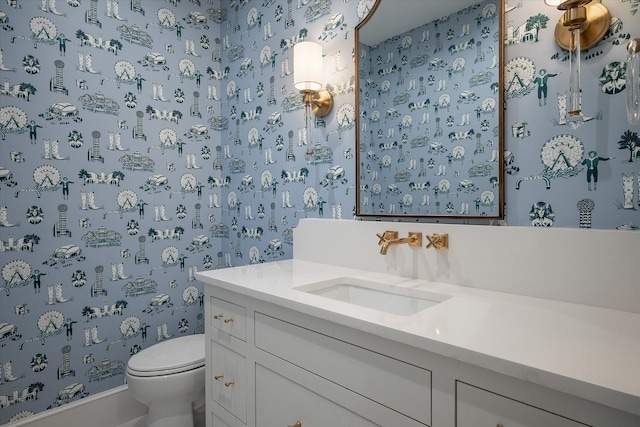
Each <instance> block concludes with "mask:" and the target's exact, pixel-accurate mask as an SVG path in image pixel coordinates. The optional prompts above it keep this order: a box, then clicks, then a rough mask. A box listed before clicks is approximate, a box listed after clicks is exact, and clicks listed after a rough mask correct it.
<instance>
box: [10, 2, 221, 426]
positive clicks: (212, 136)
mask: <svg viewBox="0 0 640 427" xmlns="http://www.w3.org/2000/svg"><path fill="white" fill-rule="evenodd" d="M198 3H199V2H188V1H184V0H183V1H182V2H178V1H176V2H172V3H170V2H160V1H148V0H133V1H129V0H126V1H124V0H120V1H117V0H109V1H106V0H82V1H78V0H69V1H64V0H57V1H55V0H43V1H34V0H17V1H9V2H3V6H1V9H2V15H0V16H1V20H2V24H1V25H2V29H0V48H1V49H2V55H1V56H0V64H1V65H0V69H1V70H2V72H1V75H0V86H1V88H0V102H1V106H0V131H1V133H2V141H1V142H0V153H1V155H0V165H1V167H2V169H1V176H0V179H1V180H2V182H1V183H0V186H1V188H2V189H1V190H0V198H1V199H2V201H1V203H0V206H2V207H1V208H0V209H1V210H0V222H1V224H0V225H1V228H0V251H1V254H0V256H1V258H2V262H0V269H1V272H2V281H0V288H2V289H1V290H0V292H1V296H0V345H1V346H2V347H0V365H1V366H0V408H1V409H0V424H4V423H6V422H8V421H10V420H16V419H20V418H24V417H27V416H29V415H32V414H35V413H40V412H42V411H45V410H46V409H48V408H56V407H60V406H63V405H66V404H68V403H71V402H77V401H80V400H81V399H82V398H83V397H86V396H89V395H92V396H93V395H95V394H96V393H100V392H102V391H105V390H110V389H112V388H113V387H116V386H119V385H122V384H123V382H124V370H125V368H126V364H127V361H128V359H129V357H130V355H132V354H134V353H136V352H138V351H140V350H141V349H144V348H146V347H148V346H150V345H152V344H154V343H156V342H158V341H161V340H165V339H169V338H172V337H177V336H181V335H186V334H194V333H202V332H203V329H204V322H203V318H202V316H203V308H202V298H203V289H202V285H201V284H200V283H198V282H197V281H195V279H194V273H195V271H197V270H198V269H204V268H210V267H212V266H218V265H221V263H222V261H221V255H219V252H220V247H221V240H220V239H219V237H220V236H222V235H225V236H226V235H228V227H229V226H230V225H228V221H227V225H225V224H224V223H223V221H222V217H221V216H222V215H221V211H220V210H216V209H214V205H215V204H216V203H217V202H218V201H219V200H220V199H219V198H220V197H221V189H220V188H218V187H215V186H212V185H211V183H214V182H219V180H218V177H219V175H220V174H219V172H218V171H216V170H215V169H214V168H213V167H212V164H213V162H214V159H215V156H216V147H218V146H219V141H220V133H219V132H218V131H216V130H215V126H214V123H219V122H220V120H218V119H217V118H218V117H219V116H220V115H221V113H222V112H221V111H220V106H219V105H217V104H216V101H215V96H216V94H217V83H218V80H215V78H213V76H214V75H216V73H217V70H218V69H219V64H220V61H219V60H217V61H216V58H218V57H219V55H220V46H219V33H220V25H221V24H220V23H221V22H225V21H226V19H227V18H226V16H224V11H223V10H222V9H220V7H219V6H220V5H219V2H214V3H206V2H202V4H200V5H199V4H198ZM227 10H228V7H227ZM225 246H226V247H227V248H228V242H227V241H225Z"/></svg>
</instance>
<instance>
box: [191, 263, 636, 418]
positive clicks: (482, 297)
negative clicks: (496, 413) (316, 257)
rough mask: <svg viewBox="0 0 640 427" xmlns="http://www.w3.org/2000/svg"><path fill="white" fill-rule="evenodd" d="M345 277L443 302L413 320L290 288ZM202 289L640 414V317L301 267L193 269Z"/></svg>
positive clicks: (329, 268) (307, 265) (417, 281)
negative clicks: (283, 309) (217, 289)
mask: <svg viewBox="0 0 640 427" xmlns="http://www.w3.org/2000/svg"><path fill="white" fill-rule="evenodd" d="M344 277H354V278H358V279H361V280H366V281H370V282H376V283H383V284H386V285H388V286H389V287H397V288H402V291H404V292H414V293H415V292H418V293H419V292H424V291H428V292H432V293H437V294H441V295H445V296H449V297H450V298H449V299H447V300H446V301H444V302H441V303H439V304H437V305H435V306H433V307H430V308H428V309H425V310H422V311H419V312H417V313H415V314H412V315H395V314H389V313H385V312H382V311H378V310H373V309H368V308H365V307H359V306H356V305H353V304H349V303H345V302H341V301H336V300H333V299H330V298H326V297H323V296H319V295H313V294H310V293H307V292H303V291H300V290H298V289H296V288H298V287H300V286H303V285H310V284H313V283H317V282H320V281H325V280H330V279H337V278H344ZM196 278H197V279H198V280H200V281H202V282H204V283H205V284H215V285H216V286H218V287H220V288H223V289H227V290H230V291H233V292H236V293H238V294H241V295H246V296H249V297H253V298H257V299H259V300H262V301H266V302H270V303H274V304H277V305H280V306H283V307H286V308H290V309H293V310H296V311H301V312H304V313H306V314H309V315H312V316H318V317H321V318H324V319H327V320H330V321H333V322H335V323H337V324H341V325H344V326H348V327H351V328H354V329H357V330H362V331H366V332H369V333H374V334H376V335H379V336H381V337H384V338H388V339H391V340H394V341H397V342H402V343H404V344H407V345H411V346H413V347H418V348H421V349H423V350H426V351H430V352H433V353H436V354H439V355H442V356H445V357H450V358H454V359H456V360H459V361H462V362H466V363H469V364H472V365H475V366H480V367H483V368H487V369H490V370H493V371H495V372H498V373H502V374H505V375H509V376H512V377H515V378H518V379H522V380H525V381H529V382H533V383H536V384H539V385H542V386H546V387H549V388H552V389H555V390H559V391H562V392H565V393H568V394H571V395H574V396H578V397H582V398H584V399H588V400H591V401H595V402H598V403H601V404H604V405H607V406H611V407H613V408H616V409H620V410H623V411H626V412H630V413H633V414H636V415H640V314H637V313H631V312H625V311H617V310H611V309H604V308H598V307H591V306H586V305H579V304H572V303H566V302H559V301H554V300H546V299H540V298H532V297H526V296H520V295H513V294H507V293H502V292H495V291H488V290H482V289H474V288H468V287H464V286H456V285H450V284H446V283H440V282H430V281H427V280H422V279H411V278H406V277H401V276H396V275H390V274H383V273H375V272H369V271H363V270H357V269H350V268H345V267H338V266H332V265H327V264H319V263H314V262H309V261H302V260H297V259H293V260H286V261H275V262H269V263H263V264H252V265H248V266H242V267H234V268H228V269H221V270H210V271H202V272H198V273H197V274H196Z"/></svg>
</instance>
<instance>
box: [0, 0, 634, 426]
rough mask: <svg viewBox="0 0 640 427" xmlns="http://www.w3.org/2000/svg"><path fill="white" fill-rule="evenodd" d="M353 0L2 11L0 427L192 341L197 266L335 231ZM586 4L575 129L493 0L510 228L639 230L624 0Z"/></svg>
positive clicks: (54, 1)
mask: <svg viewBox="0 0 640 427" xmlns="http://www.w3.org/2000/svg"><path fill="white" fill-rule="evenodd" d="M534 3H535V4H534ZM371 4H372V1H371V0H242V1H240V0H234V1H220V0H170V1H169V0H167V1H165V0H7V1H6V2H3V4H2V6H0V34H1V36H0V79H1V82H0V134H1V137H2V140H0V272H1V274H2V278H1V280H0V288H1V289H0V423H6V422H9V421H12V420H17V419H21V418H24V417H28V416H31V415H33V414H36V413H40V412H42V411H45V410H47V409H49V408H54V407H59V406H61V405H65V404H68V403H70V402H74V401H77V400H79V399H81V398H82V397H85V396H88V395H92V394H95V393H99V392H102V391H105V390H108V389H110V388H113V387H115V386H117V385H120V384H122V383H123V380H124V370H125V367H126V363H127V360H128V358H129V357H130V355H132V354H134V353H136V352H138V351H140V350H141V349H144V348H146V347H148V346H150V345H152V344H153V343H155V342H158V341H161V340H165V339H170V338H171V337H175V336H179V335H183V334H193V333H201V332H203V328H204V319H203V312H202V297H203V290H202V285H201V284H200V283H198V282H197V281H195V280H194V273H195V272H196V271H198V270H202V269H209V268H225V267H230V266H236V265H243V264H249V263H259V262H268V261H274V260H279V259H287V258H290V257H291V256H292V243H293V232H292V230H293V229H294V227H295V225H296V224H297V221H298V220H299V219H300V218H303V217H320V218H328V219H336V220H347V219H353V217H354V212H355V203H356V201H355V186H356V180H355V169H356V168H355V151H356V147H355V126H354V123H355V117H354V111H355V110H354V106H355V102H357V99H358V97H356V95H355V93H354V89H355V84H354V70H353V58H354V56H353V55H354V54H355V52H354V47H353V28H354V27H355V25H357V23H358V22H360V20H362V19H363V17H364V16H365V15H366V13H367V10H368V9H369V8H370V6H371ZM605 4H606V5H607V6H608V7H609V9H610V10H611V12H612V15H613V16H614V18H615V19H614V22H613V23H612V28H611V32H610V34H609V36H608V37H607V39H605V40H604V41H603V42H602V43H601V44H599V45H598V46H597V47H595V48H593V49H591V50H590V51H589V52H585V53H584V55H583V58H584V63H583V74H584V76H585V77H584V79H583V92H584V101H583V105H584V111H585V114H588V115H589V117H588V119H589V120H588V121H587V122H586V123H585V124H584V125H583V126H582V127H580V128H578V129H576V130H571V129H569V128H568V127H567V126H566V125H565V124H564V123H563V122H562V120H561V115H560V113H561V112H562V97H563V93H564V92H565V90H566V82H565V77H566V76H567V74H568V73H567V64H566V55H565V54H564V53H563V52H562V51H561V50H560V49H558V48H557V47H556V46H555V43H554V41H553V27H554V26H555V22H556V21H557V19H558V17H559V16H560V14H559V12H558V11H556V10H554V9H551V8H549V7H546V6H544V5H543V3H542V2H530V1H528V0H523V1H519V2H511V1H510V2H509V5H508V6H509V7H508V8H507V9H508V12H507V17H506V22H507V25H508V28H507V40H505V43H507V46H506V58H505V66H506V68H505V74H506V78H507V80H506V81H505V86H506V87H505V91H506V92H505V98H506V115H505V128H504V129H503V131H504V132H505V141H506V153H505V159H506V165H505V167H506V170H505V172H506V174H505V182H504V185H505V186H506V187H505V188H506V196H505V198H506V214H507V218H506V220H507V222H508V223H509V225H524V226H554V227H584V228H590V227H593V228H608V229H612V228H624V229H626V230H627V231H625V232H634V231H632V230H635V229H636V228H637V226H638V225H640V214H639V213H638V209H640V206H639V204H638V203H639V202H638V200H639V198H638V187H639V186H640V159H638V156H637V155H638V152H639V151H640V141H639V140H638V131H639V129H638V128H637V126H636V127H635V128H634V127H632V126H630V125H629V124H628V122H627V121H626V112H625V109H624V108H625V106H624V105H625V104H624V103H625V92H624V90H625V80H624V66H623V62H624V59H625V51H624V44H625V41H626V39H628V38H629V37H640V34H634V33H633V31H634V30H633V29H634V28H636V29H637V28H639V27H640V14H639V13H638V7H639V2H638V0H611V1H608V0H607V1H605ZM303 39H311V40H317V41H319V42H320V43H321V44H322V45H323V48H324V55H325V76H326V82H325V84H326V86H327V88H328V89H329V90H331V92H332V93H333V95H334V100H335V105H334V109H333V111H332V113H330V114H329V116H327V117H326V118H325V119H324V120H316V121H315V123H314V126H313V128H312V130H311V132H310V134H309V135H307V133H306V132H305V129H304V109H303V105H302V99H301V96H300V95H299V94H298V93H297V92H296V91H295V89H294V88H293V76H292V72H293V70H292V65H293V60H292V49H291V48H292V46H293V45H294V44H295V43H296V42H297V41H299V40H303ZM517 69H518V70H520V69H522V70H525V69H526V70H527V73H526V74H522V75H519V76H518V79H515V78H514V77H515V76H514V73H515V71H514V70H517ZM543 70H544V71H545V73H544V76H542V75H541V72H542V71H543ZM545 76H546V78H543V77H545ZM513 81H517V86H514V84H511V82H513ZM429 90H430V89H427V91H429ZM429 96H431V95H429ZM431 108H433V106H432V107H431ZM431 113H432V114H434V113H435V112H433V111H432V112H431ZM592 152H594V153H595V155H594V156H592V157H591V156H590V153H592ZM372 244H373V242H372Z"/></svg>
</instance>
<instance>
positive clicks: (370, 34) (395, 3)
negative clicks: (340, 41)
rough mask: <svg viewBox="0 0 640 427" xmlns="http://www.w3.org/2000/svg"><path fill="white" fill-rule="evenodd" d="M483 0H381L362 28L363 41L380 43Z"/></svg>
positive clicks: (373, 43) (374, 43)
mask: <svg viewBox="0 0 640 427" xmlns="http://www.w3.org/2000/svg"><path fill="white" fill-rule="evenodd" d="M480 1H481V0H380V5H379V6H378V8H377V9H376V11H375V13H374V14H373V16H371V18H370V19H369V21H368V22H367V23H366V24H365V25H364V26H363V27H362V28H361V29H360V32H359V33H358V34H359V41H360V42H361V43H364V44H366V45H369V46H373V45H376V44H378V43H380V42H382V41H383V40H386V39H388V38H390V37H392V36H395V35H398V34H402V33H404V32H406V31H409V30H411V29H413V28H416V27H419V26H420V25H423V24H426V23H428V22H432V21H435V20H437V19H440V18H443V17H445V16H449V15H451V14H452V13H454V12H457V11H458V10H461V9H464V8H466V7H469V6H471V5H474V4H477V3H479V2H480Z"/></svg>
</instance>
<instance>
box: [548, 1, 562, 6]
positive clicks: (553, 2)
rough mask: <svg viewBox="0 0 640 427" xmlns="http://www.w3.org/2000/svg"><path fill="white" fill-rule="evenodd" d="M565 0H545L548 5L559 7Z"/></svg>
mask: <svg viewBox="0 0 640 427" xmlns="http://www.w3.org/2000/svg"><path fill="white" fill-rule="evenodd" d="M563 1H564V0H544V2H545V4H546V5H547V6H553V7H558V6H559V5H560V3H562V2H563Z"/></svg>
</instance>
